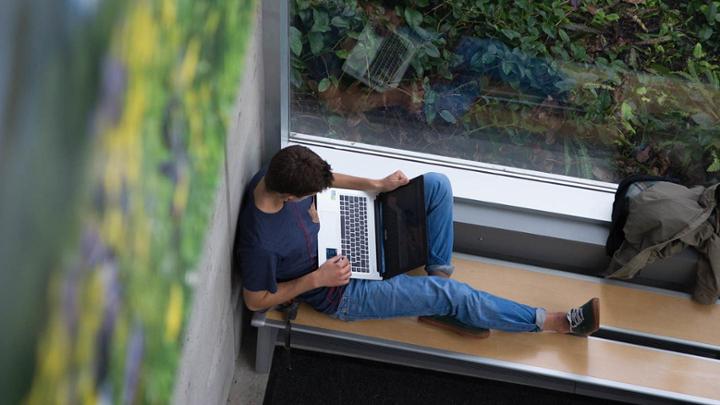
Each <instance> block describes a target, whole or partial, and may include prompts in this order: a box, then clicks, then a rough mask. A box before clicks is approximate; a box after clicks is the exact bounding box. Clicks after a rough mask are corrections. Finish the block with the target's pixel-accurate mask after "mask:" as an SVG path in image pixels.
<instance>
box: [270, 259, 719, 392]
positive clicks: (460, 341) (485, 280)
mask: <svg viewBox="0 0 720 405" xmlns="http://www.w3.org/2000/svg"><path fill="white" fill-rule="evenodd" d="M455 265H456V273H455V276H454V277H455V279H457V280H459V281H463V282H466V283H468V284H470V285H472V286H474V287H476V288H479V289H482V290H485V291H488V292H490V293H493V294H497V295H500V296H503V297H506V298H510V299H514V300H517V301H520V302H523V303H527V304H530V305H535V306H543V307H545V308H547V309H548V310H563V309H567V308H568V307H570V306H573V305H578V304H581V303H583V302H584V301H585V300H586V299H587V298H589V297H593V296H597V297H600V299H601V305H602V308H601V323H602V324H603V325H607V326H613V327H616V328H623V329H630V330H636V331H641V332H644V333H650V334H655V335H660V336H671V337H674V338H678V339H684V340H693V341H698V342H704V343H707V344H712V345H720V309H719V308H718V305H711V306H703V305H699V304H695V303H693V302H691V301H690V300H688V299H685V298H683V297H676V296H672V295H664V294H656V293H653V292H650V291H644V290H640V289H635V288H632V287H623V286H618V285H610V284H608V283H603V282H592V281H586V280H580V279H576V278H566V277H562V276H560V275H553V274H546V273H541V272H535V271H528V270H521V269H516V268H511V267H505V266H498V265H494V264H488V263H484V262H480V261H474V260H472V261H471V260H464V259H458V258H456V259H455ZM268 318H269V319H274V320H282V314H280V313H278V312H276V311H270V312H269V313H268ZM295 322H296V323H297V324H301V325H305V326H311V327H316V328H321V329H329V330H335V331H339V332H343V333H350V334H356V335H361V336H370V337H373V338H377V339H384V340H389V341H394V342H399V343H404V344H410V345H417V346H422V347H428V348H433V349H438V350H443V351H451V352H455V353H462V354H467V355H472V356H480V357H484V358H488V359H494V360H499V361H507V362H512V363H516V364H520V365H525V366H533V367H540V368H543V369H549V370H555V371H559V372H566V373H571V374H576V375H582V376H590V377H594V378H600V379H604V380H610V381H617V382H621V383H624V384H630V385H634V386H640V387H648V388H653V389H658V390H664V391H671V392H677V393H680V394H685V395H691V396H696V397H702V398H712V399H715V400H720V384H718V383H717V382H718V381H720V361H718V360H713V359H707V358H701V357H695V356H689V355H684V354H678V353H672V352H666V351H659V350H655V349H650V348H644V347H639V346H634V345H628V344H624V343H619V342H613V341H607V340H603V339H596V338H587V339H583V338H578V337H574V336H568V335H561V334H554V333H541V334H531V333H503V332H498V331H493V333H492V335H491V336H490V338H488V339H484V340H476V339H471V338H465V337H461V336H458V335H455V334H453V333H451V332H448V331H445V330H442V329H438V328H434V327H432V326H429V325H426V324H422V323H419V322H417V320H416V319H414V318H397V319H393V320H372V321H358V322H343V321H338V320H335V319H332V318H330V317H328V316H327V315H324V314H320V313H318V312H316V311H314V310H312V309H311V308H309V307H307V306H306V305H303V306H302V308H301V310H300V311H299V313H298V317H297V320H296V321H295Z"/></svg>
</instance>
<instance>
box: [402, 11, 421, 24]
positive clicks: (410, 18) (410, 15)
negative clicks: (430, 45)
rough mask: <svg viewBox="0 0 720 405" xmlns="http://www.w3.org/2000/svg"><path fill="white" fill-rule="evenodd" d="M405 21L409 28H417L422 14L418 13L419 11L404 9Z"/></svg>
mask: <svg viewBox="0 0 720 405" xmlns="http://www.w3.org/2000/svg"><path fill="white" fill-rule="evenodd" d="M405 21H406V22H407V23H408V25H409V26H411V27H419V26H420V24H421V23H422V21H423V15H422V13H420V12H419V11H417V10H415V9H412V8H406V9H405Z"/></svg>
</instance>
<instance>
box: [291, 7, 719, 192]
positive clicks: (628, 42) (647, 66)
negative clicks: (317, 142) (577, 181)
mask: <svg viewBox="0 0 720 405" xmlns="http://www.w3.org/2000/svg"><path fill="white" fill-rule="evenodd" d="M293 3H294V15H293V17H292V19H291V24H292V27H291V31H290V47H291V50H292V55H293V62H292V73H291V83H292V85H293V86H294V87H295V89H296V90H297V91H298V94H303V93H308V92H309V93H312V92H324V91H326V90H327V89H328V88H329V86H330V85H331V84H333V85H337V86H339V88H341V89H342V88H344V87H347V86H349V85H350V84H352V83H353V82H354V81H353V79H352V78H349V77H347V76H345V75H344V74H337V72H333V71H332V63H331V62H329V61H330V60H331V59H329V58H328V56H331V57H333V58H336V59H337V60H339V62H338V63H339V64H342V62H343V61H344V59H346V58H347V57H348V53H349V51H351V50H352V49H353V47H354V45H355V44H356V43H357V41H356V40H357V39H358V37H359V36H360V34H361V32H362V31H363V29H365V27H366V26H368V24H370V25H372V26H374V27H376V28H377V29H379V30H380V31H382V30H393V29H407V30H409V31H410V35H412V36H413V37H414V38H415V39H416V41H417V42H418V44H419V45H418V48H417V50H416V53H415V55H414V57H413V59H412V60H411V62H410V66H411V69H410V70H409V71H408V72H407V73H406V75H405V77H404V79H403V83H401V86H402V85H404V86H408V87H409V86H413V85H415V86H417V85H420V84H421V86H422V88H423V89H424V100H423V102H424V104H423V108H422V114H423V117H424V120H425V122H426V124H427V126H428V130H427V131H428V133H432V132H437V130H436V129H435V128H433V126H436V125H443V126H446V127H447V126H451V127H454V128H456V129H454V130H453V131H455V132H453V133H454V134H456V135H457V136H462V137H464V138H463V139H465V138H468V137H470V138H477V139H485V140H488V141H489V143H490V144H491V145H494V146H495V149H492V150H486V151H482V153H483V154H482V155H473V158H476V159H480V160H484V161H489V162H492V163H500V164H509V165H512V166H517V165H518V164H521V163H518V157H517V156H510V155H507V147H506V146H503V145H506V144H508V143H510V144H514V145H519V144H522V145H525V146H527V147H528V148H530V147H531V146H532V148H533V150H534V151H535V152H532V153H535V154H541V153H540V152H538V151H541V150H546V151H548V153H550V152H552V153H555V154H556V155H555V156H556V157H555V158H553V159H557V160H559V161H560V162H561V163H559V164H548V163H547V162H544V163H540V162H541V161H542V159H539V158H537V156H533V155H527V156H523V157H522V158H523V159H526V160H528V161H537V162H538V164H537V166H531V168H534V169H537V170H546V171H547V170H549V171H554V172H557V173H560V174H567V175H573V176H579V177H585V178H593V179H599V180H604V181H616V180H618V179H619V178H621V177H623V176H625V175H628V174H631V173H636V172H645V173H652V174H672V175H675V176H678V177H681V178H683V179H684V180H686V181H687V182H688V183H696V182H703V181H707V180H708V179H713V178H715V179H717V178H716V177H713V176H712V175H711V173H716V172H717V171H718V170H717V168H718V165H720V163H718V160H717V156H718V154H720V142H718V141H717V140H718V139H719V138H720V34H719V32H720V1H706V0H690V1H683V2H678V1H674V0H643V1H630V0H626V1H617V0H577V1H566V0H536V1H532V0H449V1H439V0H424V1H411V0H404V1H397V2H393V6H392V7H388V6H387V5H384V3H383V2H381V1H370V2H362V3H359V2H357V1H356V0H333V1H331V0H295V1H294V2H293ZM298 33H299V34H300V35H298ZM463 38H477V39H483V40H491V41H495V42H497V43H499V44H502V46H492V47H488V48H487V49H486V50H485V51H483V52H477V53H476V54H474V55H465V56H463V55H460V54H458V53H456V52H457V46H458V44H459V43H460V41H461V40H462V39H463ZM466 59H467V60H466ZM538 61H541V62H538ZM320 62H321V63H320ZM460 65H463V66H466V65H470V66H471V68H472V70H473V72H475V73H476V74H477V77H478V81H479V82H480V83H481V87H482V89H483V90H482V91H483V96H482V97H480V98H479V99H477V100H476V101H475V104H474V105H473V106H472V108H471V109H470V111H469V112H468V113H467V114H468V115H467V116H461V115H460V114H458V113H457V112H456V111H454V110H453V109H452V108H448V107H443V104H442V102H441V100H440V98H441V97H442V96H441V95H440V94H438V92H437V91H436V90H435V89H436V87H437V84H438V83H440V84H443V83H452V82H453V80H455V79H456V75H457V70H458V66H460ZM318 66H319V67H318ZM318 69H328V70H327V71H326V72H325V76H326V78H317V79H314V80H308V75H309V74H310V73H311V72H310V71H311V70H314V73H315V75H316V76H317V74H318V71H317V70H318ZM311 83H312V85H311ZM316 83H317V84H316ZM548 86H550V88H551V90H548ZM548 94H552V95H553V96H550V97H548V96H547V95H548ZM558 94H559V95H561V96H560V97H558V96H557V95H558ZM501 95H502V96H501ZM540 115H542V116H543V117H544V118H542V119H537V117H538V116H540ZM438 117H439V118H441V119H438ZM396 119H398V120H401V119H400V118H396ZM406 119H407V118H406ZM353 120H355V119H354V118H353ZM355 121H356V120H355ZM355 121H353V122H355ZM386 121H387V120H386ZM353 125H355V124H353ZM353 125H349V126H348V127H347V128H349V127H352V126H353ZM398 125H401V124H398ZM333 128H334V129H333V131H334V133H341V132H342V126H340V125H333ZM347 128H346V129H345V130H346V131H349V129H347ZM372 128H373V130H378V128H379V127H378V126H373V127H372ZM391 132H392V131H391ZM498 134H505V137H502V136H500V135H498ZM558 137H572V138H573V139H572V140H571V141H562V142H557V139H558ZM486 143H487V142H486ZM543 153H544V152H543ZM594 154H598V155H600V156H610V155H612V156H613V158H612V159H611V160H612V161H611V162H610V164H611V165H612V167H608V168H606V170H598V169H595V170H593V168H592V167H591V166H592V165H591V164H590V162H591V159H593V157H592V156H591V155H594ZM691 155H692V156H694V158H693V157H692V156H691ZM603 159H605V160H607V157H605V158H603ZM610 172H612V173H610ZM608 173H610V174H608Z"/></svg>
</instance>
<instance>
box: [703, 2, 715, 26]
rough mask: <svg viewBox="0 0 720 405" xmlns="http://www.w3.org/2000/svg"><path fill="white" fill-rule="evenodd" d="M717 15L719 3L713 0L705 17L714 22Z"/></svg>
mask: <svg viewBox="0 0 720 405" xmlns="http://www.w3.org/2000/svg"><path fill="white" fill-rule="evenodd" d="M717 17H718V3H717V2H714V1H713V2H711V3H710V7H708V10H707V14H705V18H707V22H708V23H709V24H714V23H715V20H716V19H717Z"/></svg>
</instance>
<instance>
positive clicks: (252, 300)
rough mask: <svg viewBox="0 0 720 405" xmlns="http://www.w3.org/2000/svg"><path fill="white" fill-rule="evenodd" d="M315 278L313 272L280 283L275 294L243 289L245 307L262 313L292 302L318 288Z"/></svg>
mask: <svg viewBox="0 0 720 405" xmlns="http://www.w3.org/2000/svg"><path fill="white" fill-rule="evenodd" d="M315 278H316V277H315V272H314V271H313V272H312V273H308V274H306V275H304V276H302V277H300V278H297V279H295V280H290V281H285V282H282V283H278V285H277V292H275V293H274V294H273V293H271V292H270V291H250V290H248V289H245V288H243V299H244V300H245V305H247V307H248V309H250V310H251V311H260V310H262V309H265V308H270V307H272V306H275V305H278V304H282V303H283V302H287V301H290V300H291V299H293V298H295V297H297V296H298V295H300V294H302V293H304V292H307V291H310V290H312V289H313V288H317V287H318V286H316V285H315V283H316V281H315Z"/></svg>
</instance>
